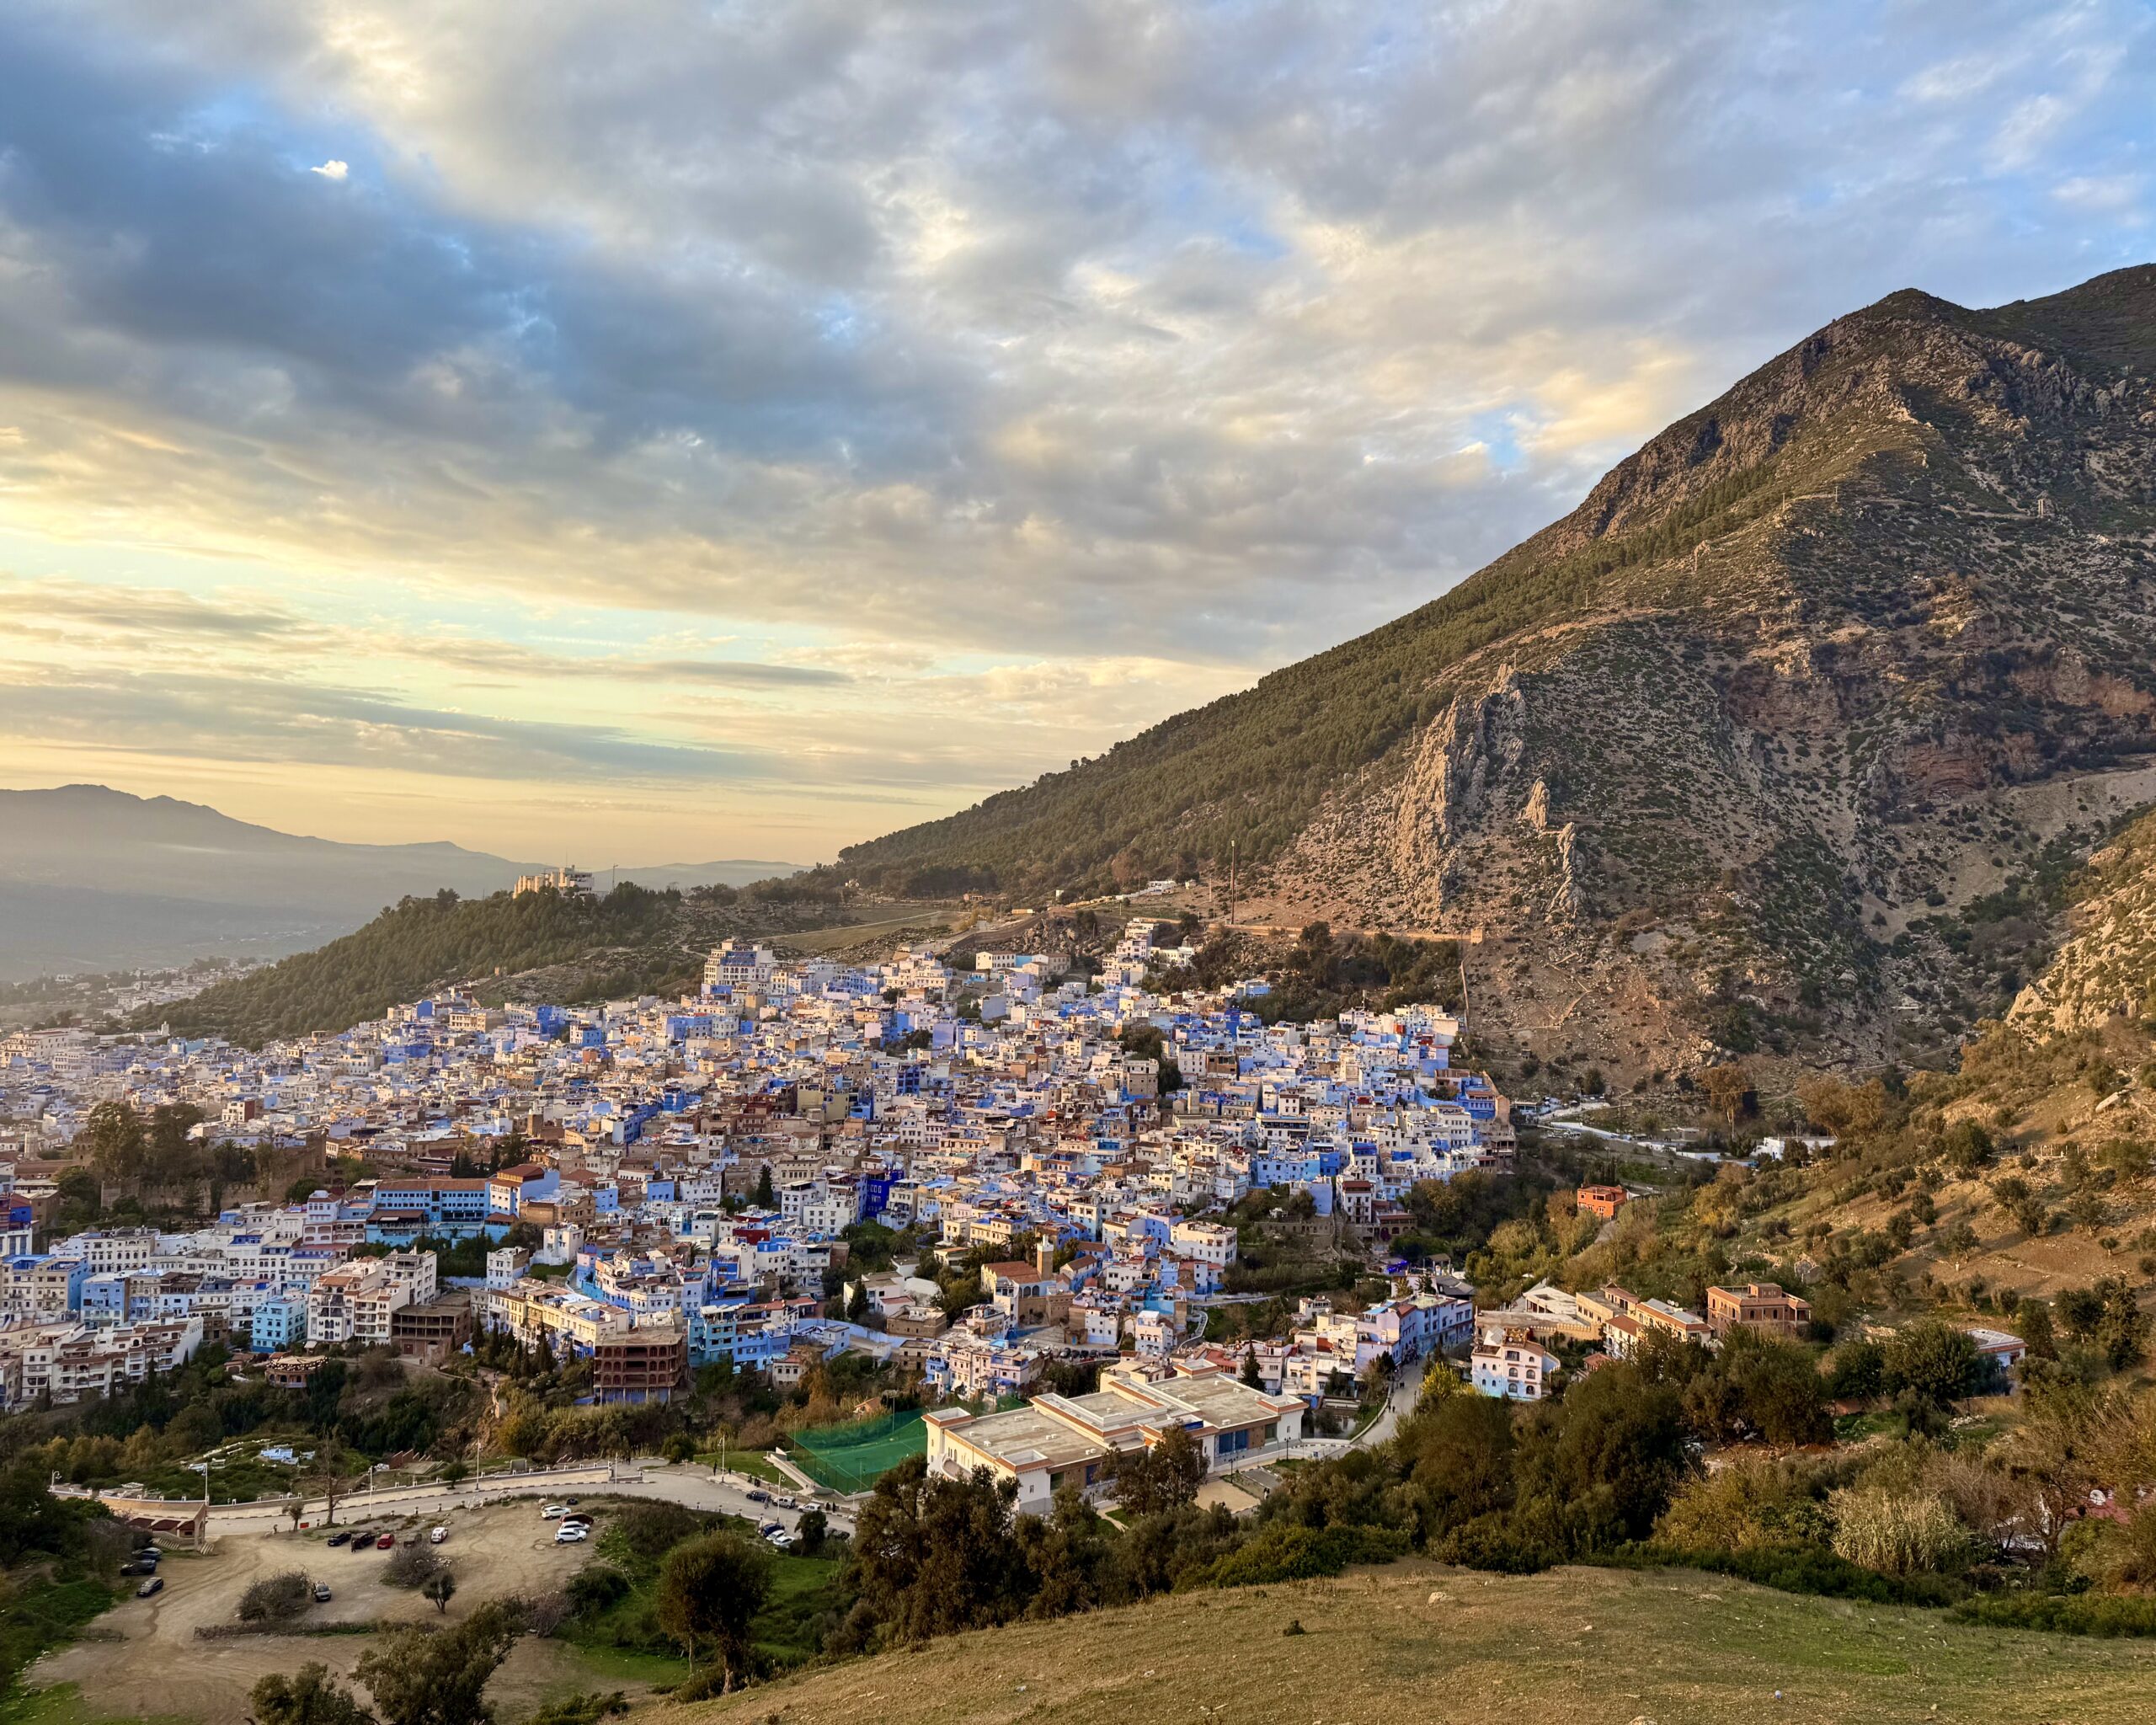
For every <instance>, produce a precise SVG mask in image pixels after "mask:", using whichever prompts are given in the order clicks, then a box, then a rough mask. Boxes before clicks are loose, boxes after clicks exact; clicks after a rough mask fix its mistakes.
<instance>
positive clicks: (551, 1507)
mask: <svg viewBox="0 0 2156 1725" xmlns="http://www.w3.org/2000/svg"><path fill="white" fill-rule="evenodd" d="M568 1513H569V1506H568V1504H566V1503H549V1504H548V1505H547V1507H546V1508H545V1509H542V1510H541V1511H540V1512H539V1519H541V1520H542V1521H559V1520H560V1519H562V1518H563V1516H564V1515H566V1514H568Z"/></svg>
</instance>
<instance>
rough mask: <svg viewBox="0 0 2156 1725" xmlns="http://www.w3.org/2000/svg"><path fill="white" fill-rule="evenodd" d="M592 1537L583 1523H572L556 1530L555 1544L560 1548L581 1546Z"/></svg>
mask: <svg viewBox="0 0 2156 1725" xmlns="http://www.w3.org/2000/svg"><path fill="white" fill-rule="evenodd" d="M590 1536H591V1530H590V1529H589V1528H587V1527H585V1526H584V1525H583V1524H582V1523H581V1522H576V1521H572V1522H569V1523H568V1524H567V1525H564V1526H561V1527H558V1528H556V1529H555V1530H554V1543H555V1544H556V1545H558V1546H574V1545H580V1544H582V1543H583V1542H584V1541H585V1540H587V1539H589V1538H590Z"/></svg>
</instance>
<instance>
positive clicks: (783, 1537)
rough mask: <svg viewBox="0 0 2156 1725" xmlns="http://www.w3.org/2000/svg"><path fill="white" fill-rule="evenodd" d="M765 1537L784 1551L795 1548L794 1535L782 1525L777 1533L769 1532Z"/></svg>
mask: <svg viewBox="0 0 2156 1725" xmlns="http://www.w3.org/2000/svg"><path fill="white" fill-rule="evenodd" d="M764 1537H765V1539H766V1540H767V1541H770V1542H771V1545H772V1546H776V1548H777V1549H778V1550H780V1551H792V1549H793V1535H792V1534H790V1533H788V1532H787V1530H785V1529H784V1528H781V1529H780V1530H778V1531H777V1532H776V1533H767V1534H766V1535H764Z"/></svg>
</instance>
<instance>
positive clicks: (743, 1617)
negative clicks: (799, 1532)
mask: <svg viewBox="0 0 2156 1725" xmlns="http://www.w3.org/2000/svg"><path fill="white" fill-rule="evenodd" d="M772 1567H773V1562H772V1558H771V1551H770V1549H769V1548H768V1547H767V1546H765V1545H763V1543H762V1542H761V1541H755V1542H753V1543H752V1542H751V1541H748V1540H744V1539H743V1538H741V1537H740V1535H738V1534H731V1533H713V1534H707V1535H704V1537H702V1539H696V1540H690V1541H686V1543H684V1544H681V1545H678V1546H675V1548H674V1549H673V1550H672V1551H669V1552H668V1553H667V1554H666V1557H665V1561H664V1562H662V1563H661V1564H660V1565H659V1583H658V1587H657V1590H656V1593H655V1594H654V1599H653V1605H652V1614H653V1616H654V1617H655V1618H656V1619H657V1620H658V1623H659V1628H660V1629H662V1630H664V1632H666V1633H667V1634H668V1635H669V1636H670V1637H672V1638H673V1639H674V1640H675V1641H676V1642H679V1643H680V1646H681V1648H682V1650H683V1651H684V1652H685V1653H687V1654H688V1656H689V1658H690V1660H691V1663H693V1662H694V1661H695V1659H696V1655H697V1653H698V1651H699V1650H700V1649H702V1648H711V1649H712V1653H714V1655H715V1656H716V1658H717V1659H718V1664H719V1665H720V1667H721V1669H723V1673H724V1674H725V1680H726V1686H727V1687H728V1688H734V1687H738V1686H739V1684H740V1683H741V1682H742V1681H744V1680H746V1679H747V1678H748V1677H749V1676H750V1674H751V1673H752V1669H753V1662H752V1657H751V1651H750V1642H749V1625H750V1621H751V1620H753V1619H754V1618H755V1615H756V1614H757V1612H759V1611H760V1610H763V1608H764V1601H765V1600H766V1599H768V1598H769V1597H770V1596H771V1571H772Z"/></svg>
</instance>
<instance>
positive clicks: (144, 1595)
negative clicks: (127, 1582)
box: [135, 1575, 165, 1599]
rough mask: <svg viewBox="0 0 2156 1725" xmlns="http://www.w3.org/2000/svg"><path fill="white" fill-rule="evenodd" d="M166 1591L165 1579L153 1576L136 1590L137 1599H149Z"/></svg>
mask: <svg viewBox="0 0 2156 1725" xmlns="http://www.w3.org/2000/svg"><path fill="white" fill-rule="evenodd" d="M164 1589H165V1583H164V1578H163V1576H161V1575H153V1576H152V1577H151V1578H149V1579H148V1580H147V1581H146V1582H144V1583H142V1584H141V1586H140V1587H138V1588H136V1589H135V1597H136V1599H148V1598H149V1597H150V1595H151V1594H161V1593H163V1591H164Z"/></svg>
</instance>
